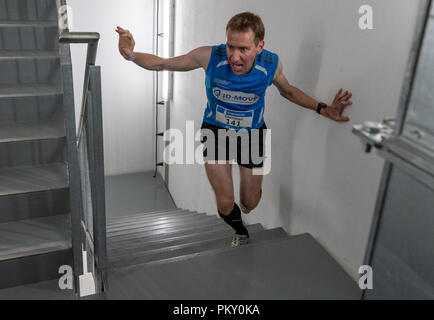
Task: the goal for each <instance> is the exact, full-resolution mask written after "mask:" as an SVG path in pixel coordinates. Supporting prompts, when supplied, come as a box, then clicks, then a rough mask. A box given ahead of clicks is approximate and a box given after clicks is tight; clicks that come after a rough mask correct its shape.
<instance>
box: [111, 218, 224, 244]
mask: <svg viewBox="0 0 434 320" xmlns="http://www.w3.org/2000/svg"><path fill="white" fill-rule="evenodd" d="M219 221H220V220H219V219H217V218H216V217H204V218H200V216H199V218H198V217H196V216H195V215H193V216H188V217H185V218H183V219H179V220H174V221H168V222H164V223H161V224H158V223H157V224H151V225H149V226H148V225H147V224H146V223H144V224H139V225H137V226H127V227H124V228H120V229H119V230H114V231H109V232H107V238H112V237H116V236H123V235H126V234H131V233H137V232H141V233H147V232H153V231H157V230H163V231H164V230H173V231H175V230H176V229H178V228H183V227H184V226H186V225H191V224H200V223H209V222H211V223H212V222H214V223H215V222H219Z"/></svg>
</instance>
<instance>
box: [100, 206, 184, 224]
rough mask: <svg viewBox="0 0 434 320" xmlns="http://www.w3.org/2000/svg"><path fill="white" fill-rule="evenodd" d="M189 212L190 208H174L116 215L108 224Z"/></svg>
mask: <svg viewBox="0 0 434 320" xmlns="http://www.w3.org/2000/svg"><path fill="white" fill-rule="evenodd" d="M184 212H185V213H188V212H191V211H188V210H173V211H161V212H155V213H140V214H135V215H132V216H124V217H116V218H109V219H108V221H107V226H108V227H109V226H110V227H111V226H117V225H120V224H125V223H130V222H134V221H140V220H142V219H152V218H159V217H170V216H173V215H175V214H178V213H184Z"/></svg>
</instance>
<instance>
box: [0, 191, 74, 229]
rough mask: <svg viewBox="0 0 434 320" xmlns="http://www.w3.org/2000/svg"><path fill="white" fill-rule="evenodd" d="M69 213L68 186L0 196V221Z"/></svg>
mask: <svg viewBox="0 0 434 320" xmlns="http://www.w3.org/2000/svg"><path fill="white" fill-rule="evenodd" d="M67 213H69V188H64V189H57V190H52V191H42V192H34V193H26V194H16V195H13V196H3V197H0V223H4V222H10V221H17V220H21V219H33V218H40V217H48V216H54V215H59V214H67Z"/></svg>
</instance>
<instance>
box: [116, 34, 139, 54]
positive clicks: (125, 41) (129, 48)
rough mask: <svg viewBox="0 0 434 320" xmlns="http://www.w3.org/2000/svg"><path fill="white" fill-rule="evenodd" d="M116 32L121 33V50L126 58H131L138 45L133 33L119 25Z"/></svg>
mask: <svg viewBox="0 0 434 320" xmlns="http://www.w3.org/2000/svg"><path fill="white" fill-rule="evenodd" d="M116 32H117V33H119V52H120V54H121V55H122V56H123V57H124V58H125V59H126V60H130V59H131V57H132V56H133V51H134V46H135V45H136V42H135V41H134V38H133V35H132V34H131V33H130V32H129V31H128V30H124V29H122V28H121V27H117V29H116Z"/></svg>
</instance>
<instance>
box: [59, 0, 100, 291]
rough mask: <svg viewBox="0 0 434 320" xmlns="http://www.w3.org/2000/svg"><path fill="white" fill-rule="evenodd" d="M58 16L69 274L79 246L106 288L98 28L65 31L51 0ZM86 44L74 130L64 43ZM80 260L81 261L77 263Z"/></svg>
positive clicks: (63, 13)
mask: <svg viewBox="0 0 434 320" xmlns="http://www.w3.org/2000/svg"><path fill="white" fill-rule="evenodd" d="M56 5H57V9H58V17H59V43H60V44H66V46H64V47H61V51H63V53H62V74H63V91H64V108H65V119H66V131H67V141H68V159H69V161H68V162H69V163H68V165H69V168H68V169H69V182H70V194H71V197H70V198H71V200H70V201H71V203H70V206H71V221H72V243H73V251H74V276H75V279H76V288H79V281H78V277H79V275H81V274H83V260H82V249H84V250H85V251H86V253H87V268H88V272H91V273H92V274H93V277H94V280H95V290H96V293H101V292H104V291H106V289H107V272H106V269H107V248H106V217H105V187H104V148H103V127H102V99H101V70H100V67H99V66H95V61H96V56H97V49H98V42H99V39H100V35H99V33H95V32H70V31H69V28H68V21H67V6H66V0H56ZM76 43H79V44H87V58H86V69H85V77H84V84H83V98H82V104H81V111H80V122H79V127H78V131H76V123H75V106H74V91H73V83H72V66H71V60H70V59H71V58H70V53H69V46H68V45H69V44H76ZM80 263H81V265H80Z"/></svg>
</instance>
